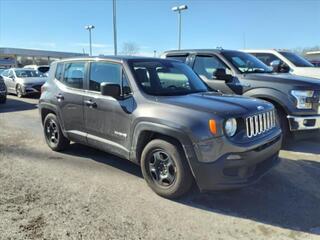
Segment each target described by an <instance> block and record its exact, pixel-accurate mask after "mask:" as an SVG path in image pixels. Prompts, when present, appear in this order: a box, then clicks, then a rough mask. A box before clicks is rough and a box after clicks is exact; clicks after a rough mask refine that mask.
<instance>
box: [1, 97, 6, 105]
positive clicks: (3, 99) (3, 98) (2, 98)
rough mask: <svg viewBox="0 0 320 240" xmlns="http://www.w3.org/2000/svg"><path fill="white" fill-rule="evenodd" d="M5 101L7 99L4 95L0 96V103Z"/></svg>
mask: <svg viewBox="0 0 320 240" xmlns="http://www.w3.org/2000/svg"><path fill="white" fill-rule="evenodd" d="M6 101H7V97H6V96H4V97H1V98H0V104H4V103H6Z"/></svg>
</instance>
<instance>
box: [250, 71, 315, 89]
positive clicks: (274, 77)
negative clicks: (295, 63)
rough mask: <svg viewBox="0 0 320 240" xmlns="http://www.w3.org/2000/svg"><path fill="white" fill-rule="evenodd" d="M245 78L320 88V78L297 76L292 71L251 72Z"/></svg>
mask: <svg viewBox="0 0 320 240" xmlns="http://www.w3.org/2000/svg"><path fill="white" fill-rule="evenodd" d="M244 78H245V79H250V80H258V81H259V80H260V81H266V82H268V83H270V82H275V83H283V84H290V85H294V86H306V87H308V86H311V87H312V88H314V87H316V88H318V89H320V79H315V78H311V77H304V76H297V75H294V74H290V73H251V74H246V75H244Z"/></svg>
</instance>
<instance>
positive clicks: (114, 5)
mask: <svg viewBox="0 0 320 240" xmlns="http://www.w3.org/2000/svg"><path fill="white" fill-rule="evenodd" d="M112 3H113V44H114V55H115V56H117V54H118V50H117V8H116V0H113V2H112Z"/></svg>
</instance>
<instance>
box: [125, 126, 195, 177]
mask: <svg viewBox="0 0 320 240" xmlns="http://www.w3.org/2000/svg"><path fill="white" fill-rule="evenodd" d="M144 131H149V132H153V133H156V134H157V133H158V134H162V135H165V136H168V137H171V138H174V139H176V140H177V141H179V142H180V144H181V146H182V150H183V151H184V154H185V157H186V159H187V162H188V164H189V166H190V169H191V172H192V174H194V172H193V167H192V166H193V164H192V162H193V161H194V160H196V159H197V157H196V153H195V151H194V150H193V144H192V140H191V139H190V137H189V136H188V134H187V133H185V132H184V131H182V130H181V129H177V128H174V127H170V126H167V125H164V124H161V123H154V122H144V121H142V122H139V123H137V125H136V126H135V128H134V131H133V133H132V138H131V139H132V144H131V151H130V160H131V161H133V162H135V163H137V164H140V159H139V156H138V149H137V148H138V147H139V146H138V143H139V138H140V137H141V135H142V133H143V132H144Z"/></svg>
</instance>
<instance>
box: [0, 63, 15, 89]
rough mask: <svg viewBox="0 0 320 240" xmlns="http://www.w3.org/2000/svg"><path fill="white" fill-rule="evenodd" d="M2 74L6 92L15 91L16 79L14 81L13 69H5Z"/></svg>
mask: <svg viewBox="0 0 320 240" xmlns="http://www.w3.org/2000/svg"><path fill="white" fill-rule="evenodd" d="M2 76H3V80H4V83H5V84H6V86H7V89H8V92H10V93H16V89H15V86H16V81H15V76H14V73H13V70H11V69H10V70H5V71H4V72H3V74H2Z"/></svg>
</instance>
